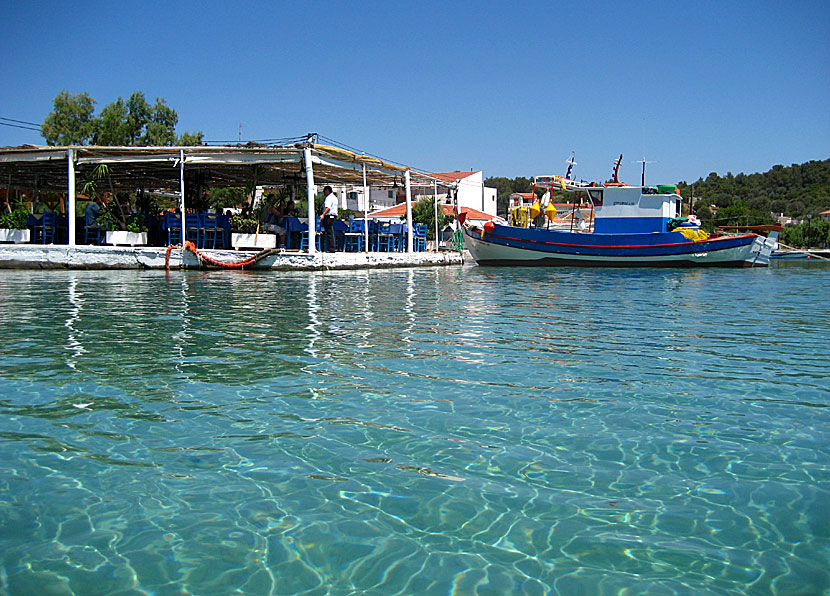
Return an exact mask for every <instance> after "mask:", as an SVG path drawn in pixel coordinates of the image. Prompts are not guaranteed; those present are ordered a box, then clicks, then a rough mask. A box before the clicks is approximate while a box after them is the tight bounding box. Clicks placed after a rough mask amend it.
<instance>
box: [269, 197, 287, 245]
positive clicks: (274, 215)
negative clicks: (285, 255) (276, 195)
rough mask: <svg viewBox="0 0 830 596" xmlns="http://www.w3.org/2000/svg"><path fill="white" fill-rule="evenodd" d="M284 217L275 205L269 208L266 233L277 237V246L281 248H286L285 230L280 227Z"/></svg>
mask: <svg viewBox="0 0 830 596" xmlns="http://www.w3.org/2000/svg"><path fill="white" fill-rule="evenodd" d="M283 217H284V216H283V214H282V211H280V208H279V207H275V206H274V205H269V206H268V211H267V212H266V215H265V222H264V223H265V226H264V227H265V231H266V232H271V233H273V234H276V235H277V246H278V247H279V248H285V228H284V227H283V226H282V225H280V224H281V223H282V219H283Z"/></svg>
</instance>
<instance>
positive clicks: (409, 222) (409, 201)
mask: <svg viewBox="0 0 830 596" xmlns="http://www.w3.org/2000/svg"><path fill="white" fill-rule="evenodd" d="M404 180H405V181H406V232H407V233H406V252H408V253H412V252H413V251H412V235H413V229H412V185H411V184H410V181H409V170H407V171H406V172H404Z"/></svg>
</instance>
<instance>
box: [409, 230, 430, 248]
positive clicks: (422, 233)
mask: <svg viewBox="0 0 830 596" xmlns="http://www.w3.org/2000/svg"><path fill="white" fill-rule="evenodd" d="M412 240H413V250H414V251H415V252H426V250H427V225H426V224H415V234H414V236H413V238H412Z"/></svg>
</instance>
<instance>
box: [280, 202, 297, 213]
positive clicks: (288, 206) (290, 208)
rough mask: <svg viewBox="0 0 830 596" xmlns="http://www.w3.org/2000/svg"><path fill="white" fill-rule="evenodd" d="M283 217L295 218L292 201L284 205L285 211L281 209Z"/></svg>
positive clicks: (295, 210) (294, 208)
mask: <svg viewBox="0 0 830 596" xmlns="http://www.w3.org/2000/svg"><path fill="white" fill-rule="evenodd" d="M283 215H285V217H297V208H296V207H295V206H294V201H292V200H291V199H289V200H288V202H287V203H286V204H285V209H283Z"/></svg>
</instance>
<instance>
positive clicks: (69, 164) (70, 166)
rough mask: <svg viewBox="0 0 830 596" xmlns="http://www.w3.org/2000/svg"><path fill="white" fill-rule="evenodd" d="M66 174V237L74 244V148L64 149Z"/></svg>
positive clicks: (69, 243)
mask: <svg viewBox="0 0 830 596" xmlns="http://www.w3.org/2000/svg"><path fill="white" fill-rule="evenodd" d="M66 176H67V179H68V181H69V182H68V188H67V189H66V192H67V195H68V196H67V201H66V202H67V203H68V206H67V208H66V210H67V214H66V222H67V224H69V227H68V229H67V234H68V236H69V238H67V244H68V245H69V246H75V150H74V149H67V150H66Z"/></svg>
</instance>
